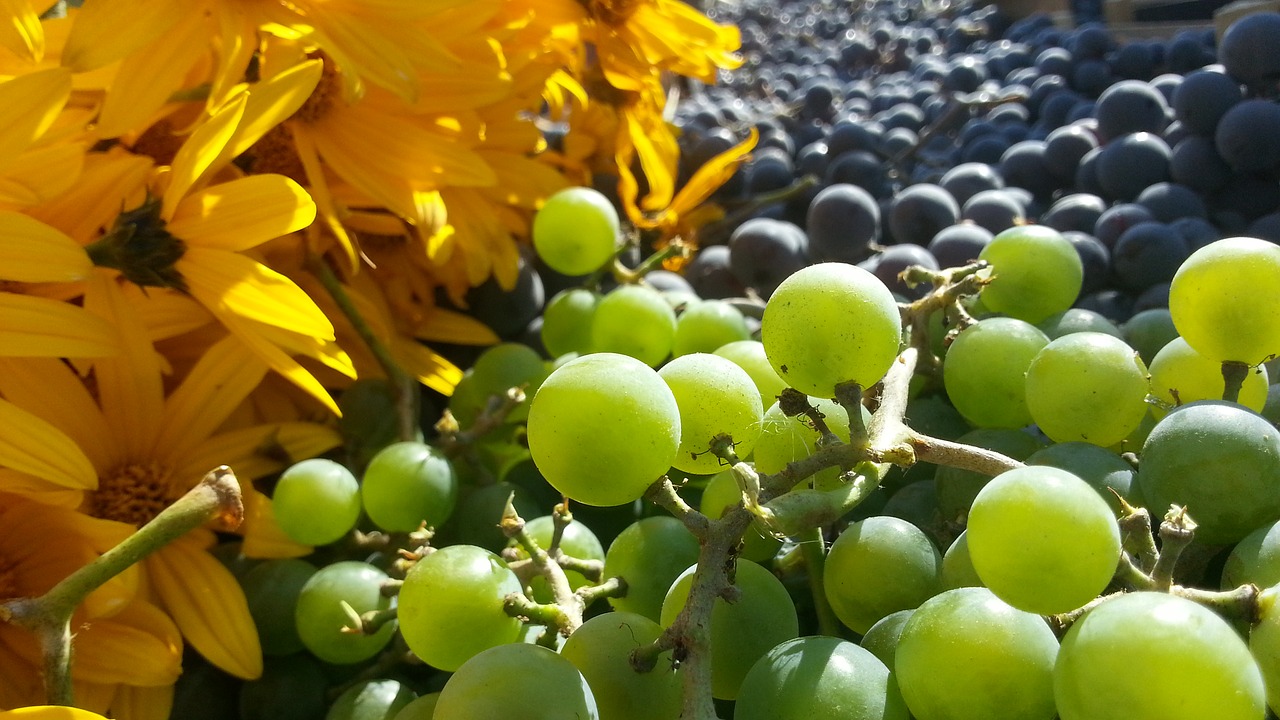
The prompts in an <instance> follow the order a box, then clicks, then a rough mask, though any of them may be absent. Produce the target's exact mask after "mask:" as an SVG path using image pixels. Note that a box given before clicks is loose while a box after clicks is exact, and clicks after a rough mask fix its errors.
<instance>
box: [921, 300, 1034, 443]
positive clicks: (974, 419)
mask: <svg viewBox="0 0 1280 720" xmlns="http://www.w3.org/2000/svg"><path fill="white" fill-rule="evenodd" d="M1048 344H1049V338H1047V337H1045V334H1044V333H1042V332H1040V330H1038V329H1037V328H1036V327H1035V326H1034V325H1031V324H1030V323H1025V322H1023V321H1021V320H1016V319H1014V318H990V319H988V320H983V321H982V322H979V323H978V324H977V325H973V326H970V327H968V328H966V329H965V330H964V331H963V332H961V333H960V334H959V335H958V336H956V339H955V341H954V342H952V343H951V348H950V349H949V350H948V351H947V359H946V362H945V363H944V364H943V366H942V377H943V383H944V384H945V386H946V389H947V397H949V398H950V399H951V402H952V404H954V405H955V407H956V410H959V411H960V414H961V415H963V416H964V419H965V420H968V421H969V422H971V423H973V424H974V425H977V426H978V427H1000V428H1020V427H1025V426H1027V425H1030V424H1031V411H1030V410H1028V409H1027V398H1026V387H1027V381H1026V374H1027V368H1029V367H1031V361H1032V360H1033V359H1034V358H1035V356H1036V354H1037V353H1039V352H1040V351H1041V350H1042V349H1044V346H1045V345H1048Z"/></svg>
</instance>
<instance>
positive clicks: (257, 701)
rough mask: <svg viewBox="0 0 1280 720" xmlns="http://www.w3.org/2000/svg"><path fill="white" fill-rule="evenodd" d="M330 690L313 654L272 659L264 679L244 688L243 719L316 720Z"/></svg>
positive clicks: (267, 665) (322, 710)
mask: <svg viewBox="0 0 1280 720" xmlns="http://www.w3.org/2000/svg"><path fill="white" fill-rule="evenodd" d="M290 624H292V623H290ZM328 689H329V681H328V678H326V677H325V674H324V669H323V668H322V667H321V666H320V662H319V661H318V660H316V659H315V658H313V657H311V656H310V655H308V654H306V653H295V654H293V655H288V656H285V657H275V658H268V659H267V661H266V663H265V665H264V666H263V671H262V677H260V678H258V679H257V680H250V681H249V682H246V683H245V684H244V685H243V686H241V688H240V720H315V718H318V717H321V716H323V715H324V712H325V709H326V708H327V707H328V706H329V699H328V698H327V697H325V694H326V692H327V691H328ZM173 717H184V718H185V717H187V716H186V715H181V716H179V715H174V716H173Z"/></svg>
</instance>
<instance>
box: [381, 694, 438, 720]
mask: <svg viewBox="0 0 1280 720" xmlns="http://www.w3.org/2000/svg"><path fill="white" fill-rule="evenodd" d="M439 700H440V693H438V692H433V693H428V694H426V695H420V696H419V697H418V698H417V699H416V700H414V701H413V702H411V703H409V704H408V705H405V706H404V707H402V708H400V712H398V713H396V716H395V717H394V718H393V719H392V720H435V713H436V703H437V702H439Z"/></svg>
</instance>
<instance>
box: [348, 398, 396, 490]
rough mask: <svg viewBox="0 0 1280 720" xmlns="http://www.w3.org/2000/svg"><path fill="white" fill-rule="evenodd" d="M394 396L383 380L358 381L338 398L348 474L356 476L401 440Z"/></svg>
mask: <svg viewBox="0 0 1280 720" xmlns="http://www.w3.org/2000/svg"><path fill="white" fill-rule="evenodd" d="M395 396H396V393H395V390H394V389H393V388H392V386H391V383H390V382H389V381H388V380H387V379H386V378H360V379H359V380H356V381H355V382H353V383H351V385H349V386H347V388H346V389H345V390H343V391H342V395H340V396H339V397H338V408H339V409H341V410H342V417H340V418H338V429H339V430H341V431H342V446H343V448H345V449H346V451H347V462H348V463H349V464H350V467H351V470H352V471H353V472H354V473H356V474H359V473H361V472H364V466H365V465H368V464H369V458H372V457H373V456H374V455H375V454H377V452H378V451H379V450H381V449H382V448H384V447H386V446H388V445H390V444H391V443H393V442H395V441H397V440H399V439H400V427H399V423H397V421H396V397H395Z"/></svg>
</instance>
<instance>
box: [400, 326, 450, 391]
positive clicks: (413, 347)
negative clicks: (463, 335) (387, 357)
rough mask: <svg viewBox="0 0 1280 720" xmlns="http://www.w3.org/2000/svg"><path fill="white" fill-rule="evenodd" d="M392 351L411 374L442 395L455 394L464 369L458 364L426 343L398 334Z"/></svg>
mask: <svg viewBox="0 0 1280 720" xmlns="http://www.w3.org/2000/svg"><path fill="white" fill-rule="evenodd" d="M391 351H392V353H393V354H394V355H395V357H396V360H398V361H399V362H400V364H401V365H403V366H404V369H405V370H406V371H407V372H408V373H409V374H410V375H413V376H414V377H415V378H417V379H418V382H420V383H422V384H423V385H426V386H427V387H429V388H431V389H432V390H435V391H436V392H438V393H440V394H441V395H453V389H454V388H456V387H457V386H458V381H460V380H462V370H460V369H458V366H457V365H454V364H453V363H451V362H449V361H448V360H446V359H444V358H443V357H442V356H440V354H439V353H437V352H436V351H434V350H432V349H431V348H429V347H427V346H426V345H422V344H419V343H417V342H415V341H413V340H407V339H404V338H402V337H399V336H397V337H395V338H392V340H391Z"/></svg>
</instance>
